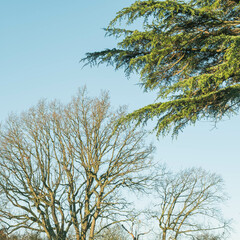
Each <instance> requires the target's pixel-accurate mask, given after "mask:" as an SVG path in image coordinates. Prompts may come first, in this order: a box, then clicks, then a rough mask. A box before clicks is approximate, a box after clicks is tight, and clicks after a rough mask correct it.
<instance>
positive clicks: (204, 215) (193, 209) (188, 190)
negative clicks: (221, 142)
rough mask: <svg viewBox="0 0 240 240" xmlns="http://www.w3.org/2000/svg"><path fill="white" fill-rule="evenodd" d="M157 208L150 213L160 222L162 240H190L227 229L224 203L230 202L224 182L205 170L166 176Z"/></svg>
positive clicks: (163, 178) (161, 185)
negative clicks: (222, 211) (222, 209)
mask: <svg viewBox="0 0 240 240" xmlns="http://www.w3.org/2000/svg"><path fill="white" fill-rule="evenodd" d="M156 192H157V194H156V202H157V204H155V207H153V209H151V210H150V211H149V214H150V216H151V217H152V218H155V219H156V220H157V221H158V225H159V227H160V229H161V239H162V240H166V239H174V240H176V239H181V237H183V239H188V238H190V237H191V236H193V235H194V234H199V233H203V232H208V231H220V230H224V229H226V227H227V226H228V224H227V222H226V221H224V220H223V218H222V216H221V211H220V208H219V207H220V205H219V204H220V203H222V202H223V201H224V200H225V199H226V198H225V196H224V192H223V180H222V178H221V177H220V176H218V175H216V174H211V173H209V172H207V171H205V170H203V169H201V168H191V169H186V170H183V171H180V172H177V173H175V174H174V173H170V172H168V173H166V174H163V177H162V179H161V180H160V181H158V182H157V183H156Z"/></svg>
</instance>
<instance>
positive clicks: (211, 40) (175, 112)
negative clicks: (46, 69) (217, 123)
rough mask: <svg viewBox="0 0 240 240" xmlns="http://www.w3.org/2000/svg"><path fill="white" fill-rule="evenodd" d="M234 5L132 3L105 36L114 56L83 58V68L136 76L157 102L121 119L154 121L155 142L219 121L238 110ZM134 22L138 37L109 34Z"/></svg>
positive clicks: (232, 0)
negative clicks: (202, 122)
mask: <svg viewBox="0 0 240 240" xmlns="http://www.w3.org/2000/svg"><path fill="white" fill-rule="evenodd" d="M239 10H240V4H239V1H238V0H192V1H178V0H172V1H168V0H166V1H156V0H148V1H136V2H135V3H133V4H132V5H131V6H129V7H126V8H124V9H122V10H121V11H119V12H118V13H117V15H116V17H115V18H114V19H113V20H112V21H111V22H110V24H109V26H108V28H106V29H105V31H106V35H107V36H114V37H116V38H117V39H118V45H117V47H116V48H114V49H107V50H104V51H100V52H94V53H87V54H86V57H85V58H84V59H82V60H83V61H86V64H90V65H91V66H93V65H98V64H102V63H107V64H109V65H112V66H114V67H115V69H116V70H117V69H119V68H123V69H124V71H125V73H126V75H127V76H129V75H130V74H131V73H138V74H139V75H140V85H141V86H142V88H143V89H144V90H145V91H153V90H155V91H157V94H158V96H157V99H159V100H160V101H161V102H158V103H155V104H150V105H148V106H145V107H143V108H141V109H139V110H137V111H135V112H133V113H131V114H129V115H128V116H127V118H125V119H123V121H126V120H130V121H132V120H137V123H138V124H140V123H146V121H148V120H149V119H153V118H155V117H156V118H157V119H158V121H157V124H156V127H155V130H156V132H157V135H159V134H163V135H164V134H167V133H169V131H171V130H172V131H173V135H176V134H178V132H179V130H181V129H183V128H184V127H185V126H186V125H187V124H194V123H195V122H196V121H197V120H199V119H202V118H209V119H213V120H219V119H221V118H222V117H223V116H225V115H231V114H233V113H236V112H237V110H238V109H239V106H240V15H239ZM123 20H124V21H125V22H126V24H127V25H131V24H133V23H135V22H136V21H137V23H139V21H142V27H141V29H138V30H135V31H133V30H127V29H121V28H118V27H117V24H118V23H120V22H122V21H123Z"/></svg>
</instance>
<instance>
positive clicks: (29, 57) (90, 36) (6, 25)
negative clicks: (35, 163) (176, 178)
mask: <svg viewBox="0 0 240 240" xmlns="http://www.w3.org/2000/svg"><path fill="white" fill-rule="evenodd" d="M131 2H133V1H129V0H121V1H112V0H102V1H99V0H91V1H82V0H71V1H66V0H51V1H49V0H41V1H32V0H23V1H19V0H2V1H0V31H1V38H0V110H1V111H0V121H4V119H5V118H6V117H7V116H8V114H9V113H11V112H18V113H19V112H21V111H24V110H26V109H27V108H28V107H30V106H32V105H34V104H36V103H37V102H38V101H39V100H40V99H42V98H46V99H49V100H52V99H55V98H56V99H59V100H61V101H62V102H68V101H69V100H70V99H71V96H73V95H74V94H76V92H77V89H78V88H79V87H81V86H84V85H86V86H87V88H88V90H89V93H90V94H91V95H97V94H98V93H99V92H100V90H101V89H108V90H109V91H110V96H111V100H112V104H113V105H114V106H116V107H117V106H119V105H123V104H127V105H129V109H130V110H133V109H137V108H139V107H141V106H144V105H146V104H148V103H151V102H152V101H154V99H155V95H154V93H148V94H146V93H143V92H142V90H141V89H140V88H139V87H138V86H137V82H138V77H137V76H132V77H131V78H130V79H126V77H125V76H124V73H123V72H122V71H118V72H115V71H114V70H113V69H112V68H111V67H105V66H101V67H98V68H90V67H85V68H83V69H82V64H81V63H79V60H80V59H81V58H83V57H84V54H85V53H86V52H91V51H95V50H102V49H105V48H108V47H114V46H115V40H114V39H111V38H105V37H104V31H103V30H102V28H104V27H106V26H107V24H108V23H109V21H110V20H111V19H112V18H113V17H114V16H115V13H116V12H117V11H118V10H120V9H121V8H123V7H125V6H127V5H129V4H130V3H131ZM239 120H240V117H239V116H235V117H233V118H231V119H230V120H229V119H225V120H224V121H222V122H220V123H219V124H217V127H216V128H214V123H212V122H199V123H197V124H196V125H195V126H190V127H187V128H186V129H185V131H184V132H183V133H181V134H180V135H179V137H178V138H177V139H176V140H172V139H171V137H166V138H160V139H159V140H158V141H157V140H156V138H155V136H154V135H152V136H151V137H150V138H151V140H152V141H153V142H154V143H155V145H156V147H157V151H156V154H155V159H159V160H160V161H162V162H166V163H167V165H168V166H169V167H171V168H174V169H179V168H184V167H192V166H202V167H204V168H206V169H209V170H211V171H214V172H216V173H219V174H221V175H222V177H223V178H224V180H225V183H226V191H227V192H228V194H229V196H230V200H229V202H228V204H227V205H226V207H225V208H224V211H225V214H226V216H227V217H233V218H234V220H235V226H234V227H235V229H236V233H235V234H233V235H232V238H231V239H233V240H237V239H239V237H240V230H239V231H238V232H237V229H240V224H239V223H240V205H239V199H240V191H239V183H240V174H239V170H240V161H239V160H240V157H239V133H240V125H239ZM149 126H150V127H151V124H149Z"/></svg>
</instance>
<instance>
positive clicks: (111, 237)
mask: <svg viewBox="0 0 240 240" xmlns="http://www.w3.org/2000/svg"><path fill="white" fill-rule="evenodd" d="M94 240H129V238H128V234H127V233H126V232H125V231H124V230H123V229H122V227H121V226H119V225H114V226H110V227H108V228H105V229H104V230H103V231H102V232H101V233H100V234H99V235H98V236H96V237H95V239H94Z"/></svg>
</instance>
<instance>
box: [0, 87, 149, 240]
mask: <svg viewBox="0 0 240 240" xmlns="http://www.w3.org/2000/svg"><path fill="white" fill-rule="evenodd" d="M124 114H125V109H124V108H119V109H118V110H117V111H115V112H113V111H112V110H111V107H110V103H109V97H108V94H107V93H102V95H101V96H100V97H99V98H94V99H93V98H89V97H87V95H86V91H85V90H81V91H80V92H79V94H78V95H77V97H75V98H73V99H72V101H71V102H70V103H69V104H68V105H62V104H60V103H58V102H56V101H55V102H52V103H49V104H48V103H46V102H45V101H41V102H40V103H39V104H38V105H37V106H36V107H33V108H31V109H29V110H28V111H26V112H24V113H22V114H21V115H20V116H16V115H12V116H10V117H9V118H8V120H7V121H6V122H5V124H4V126H3V127H2V128H1V132H0V178H1V182H0V189H1V191H2V192H3V194H4V196H5V197H6V198H7V200H8V204H7V205H6V207H5V208H4V209H1V210H0V218H1V220H2V221H3V222H4V224H5V226H6V227H7V228H8V231H9V232H14V231H16V230H18V229H20V228H25V229H29V230H33V231H41V232H45V233H46V235H47V237H48V239H54V240H56V239H57V240H60V239H61V240H64V239H66V236H67V233H68V232H69V230H70V229H72V228H73V229H74V230H75V236H76V239H77V240H80V239H81V240H85V239H87V238H89V239H93V238H94V236H95V229H96V221H97V220H101V221H102V222H104V219H106V221H105V225H102V227H101V229H98V231H101V230H102V229H103V228H105V227H107V226H109V225H111V224H113V223H114V222H117V221H120V220H121V219H120V218H119V217H118V218H117V216H119V215H121V214H123V213H124V211H123V210H124V209H126V207H127V204H128V202H127V201H126V200H125V198H124V196H123V195H122V193H121V189H123V188H131V189H138V190H140V189H143V187H144V186H145V185H146V184H147V181H148V180H149V179H150V177H149V176H148V175H147V174H145V173H144V170H147V169H148V168H149V166H150V164H151V153H152V151H153V147H152V146H151V145H149V146H147V145H146V144H145V143H144V139H145V137H146V132H145V131H143V130H141V129H137V128H136V127H134V126H132V125H130V124H121V125H119V124H118V125H116V121H117V120H118V119H119V118H120V117H122V116H123V115H124ZM118 219H120V220H118Z"/></svg>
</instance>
